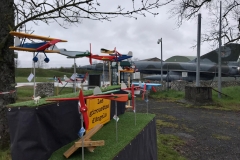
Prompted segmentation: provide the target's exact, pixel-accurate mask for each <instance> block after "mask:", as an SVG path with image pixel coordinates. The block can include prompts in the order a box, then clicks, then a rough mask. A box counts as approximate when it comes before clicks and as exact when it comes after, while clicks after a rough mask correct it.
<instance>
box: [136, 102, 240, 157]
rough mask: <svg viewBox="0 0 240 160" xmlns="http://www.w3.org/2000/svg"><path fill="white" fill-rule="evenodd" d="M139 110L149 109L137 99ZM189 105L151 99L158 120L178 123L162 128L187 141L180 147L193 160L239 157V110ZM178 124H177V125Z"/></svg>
mask: <svg viewBox="0 0 240 160" xmlns="http://www.w3.org/2000/svg"><path fill="white" fill-rule="evenodd" d="M136 104H137V112H143V113H146V112H147V107H146V102H145V101H142V100H137V101H136ZM185 105H186V104H179V103H174V102H166V101H157V100H154V99H149V113H154V114H156V119H160V120H163V121H165V122H170V123H173V124H176V125H175V127H161V128H160V133H163V134H173V135H176V136H178V137H180V138H181V139H183V140H184V141H185V143H186V144H185V145H184V146H182V147H180V148H177V151H178V152H180V153H181V154H182V155H183V156H184V157H186V158H187V159H190V160H238V159H240V112H236V111H220V110H210V109H203V108H189V107H186V106H185ZM176 126H177V127H176Z"/></svg>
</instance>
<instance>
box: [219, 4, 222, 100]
mask: <svg viewBox="0 0 240 160" xmlns="http://www.w3.org/2000/svg"><path fill="white" fill-rule="evenodd" d="M221 36H222V1H220V17H219V49H218V98H221V92H222V86H221V85H222V77H221V73H222V69H221V46H222V40H221Z"/></svg>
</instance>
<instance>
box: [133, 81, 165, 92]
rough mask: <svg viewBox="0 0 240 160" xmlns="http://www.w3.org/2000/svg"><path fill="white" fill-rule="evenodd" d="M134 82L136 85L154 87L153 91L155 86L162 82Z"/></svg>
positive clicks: (149, 88) (148, 88)
mask: <svg viewBox="0 0 240 160" xmlns="http://www.w3.org/2000/svg"><path fill="white" fill-rule="evenodd" d="M132 84H133V85H135V86H140V87H141V88H144V86H146V87H145V89H146V90H151V89H152V90H153V91H155V89H153V87H156V86H161V84H158V83H142V82H133V83H132Z"/></svg>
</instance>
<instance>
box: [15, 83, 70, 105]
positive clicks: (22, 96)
mask: <svg viewBox="0 0 240 160" xmlns="http://www.w3.org/2000/svg"><path fill="white" fill-rule="evenodd" d="M60 89H61V88H58V89H57V87H55V88H54V95H57V93H58V92H59V91H60ZM72 92H73V88H69V87H66V88H64V89H63V90H62V91H61V95H64V94H69V93H72ZM32 96H33V86H24V87H19V88H17V99H16V103H19V102H23V103H24V102H25V101H32ZM32 102H33V101H32Z"/></svg>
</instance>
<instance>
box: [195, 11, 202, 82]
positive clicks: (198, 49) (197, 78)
mask: <svg viewBox="0 0 240 160" xmlns="http://www.w3.org/2000/svg"><path fill="white" fill-rule="evenodd" d="M200 44H201V14H198V29H197V70H196V73H197V74H196V86H197V87H199V86H200V82H199V79H200V73H199V71H200Z"/></svg>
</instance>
